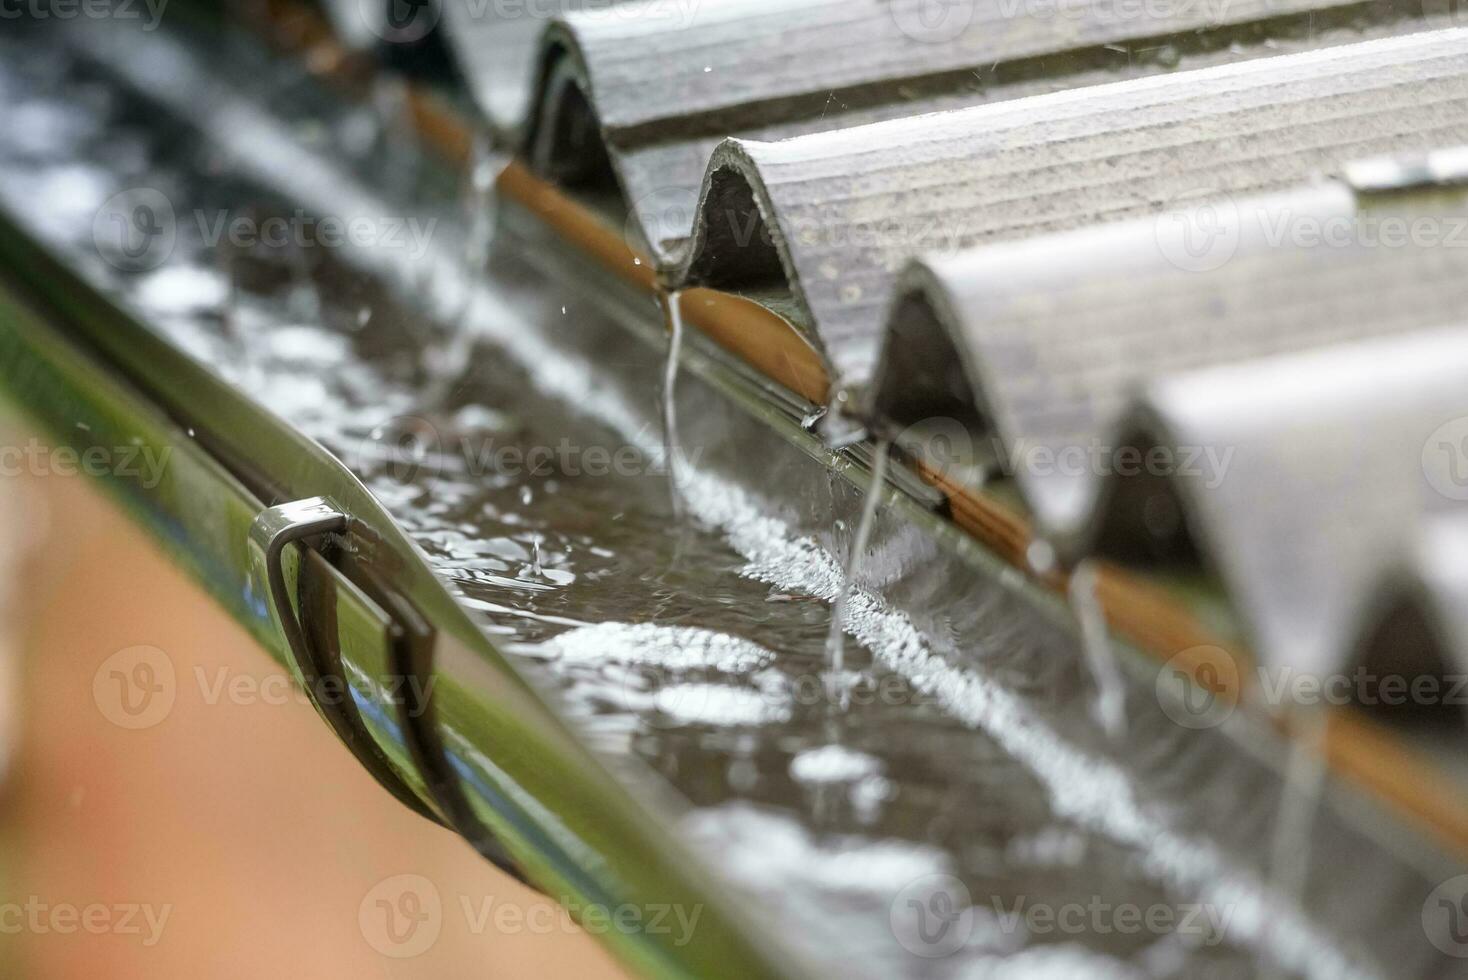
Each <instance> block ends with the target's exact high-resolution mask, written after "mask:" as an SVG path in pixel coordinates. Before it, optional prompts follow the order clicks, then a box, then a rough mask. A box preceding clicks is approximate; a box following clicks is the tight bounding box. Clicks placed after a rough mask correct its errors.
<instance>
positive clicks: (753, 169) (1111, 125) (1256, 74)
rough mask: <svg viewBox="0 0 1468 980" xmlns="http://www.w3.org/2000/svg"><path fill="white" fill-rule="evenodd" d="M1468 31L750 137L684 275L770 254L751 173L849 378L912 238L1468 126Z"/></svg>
mask: <svg viewBox="0 0 1468 980" xmlns="http://www.w3.org/2000/svg"><path fill="white" fill-rule="evenodd" d="M1465 49H1468V32H1465V31H1441V32H1429V33H1423V34H1416V35H1411V36H1408V37H1403V38H1391V39H1385V40H1379V41H1371V42H1365V43H1362V44H1356V45H1343V46H1339V47H1335V48H1328V49H1325V50H1321V51H1312V52H1306V53H1302V54H1297V55H1290V56H1281V57H1278V58H1269V59H1259V60H1253V61H1247V62H1242V63H1238V64H1231V65H1223V66H1218V67H1215V68H1208V69H1203V70H1200V71H1196V72H1180V73H1176V74H1171V75H1165V76H1160V77H1153V78H1146V79H1137V80H1133V81H1128V82H1123V83H1117V84H1113V85H1106V86H1096V87H1090V88H1084V89H1075V90H1071V91H1067V92H1062V93H1056V94H1053V95H1046V96H1036V97H1033V98H1028V99H1020V100H1012V101H1008V102H1003V103H998V104H994V105H988V106H981V107H977V108H974V109H967V110H963V111H958V112H951V113H946V114H942V115H934V116H922V117H916V118H912V119H902V120H895V121H892V122H887V123H881V124H877V125H873V126H869V127H864V128H857V129H848V130H839V131H835V132H830V133H823V134H818V135H813V136H807V137H801V138H798V139H793V140H788V141H784V142H780V143H756V142H748V141H732V142H730V143H726V144H725V145H724V146H722V147H721V148H720V149H719V151H718V152H717V153H716V154H715V156H714V159H713V162H712V163H711V165H710V170H711V182H710V185H709V186H710V188H711V189H712V192H711V193H708V194H706V196H705V199H704V201H703V203H702V206H701V213H700V222H699V228H698V231H697V233H696V235H695V239H694V245H693V255H692V258H691V261H690V265H689V268H688V273H687V275H686V277H685V278H687V279H689V280H691V281H695V282H700V283H705V284H711V285H716V286H722V287H725V288H736V289H737V288H739V287H741V286H743V285H745V284H746V283H747V281H748V279H749V278H750V273H749V272H748V271H746V270H750V269H756V268H757V267H756V266H755V265H754V264H753V263H741V262H738V261H735V260H734V257H735V256H737V254H738V253H739V252H740V251H741V247H740V246H739V245H738V244H737V243H735V242H734V241H733V239H732V236H731V228H732V229H733V230H734V231H736V232H737V231H738V229H739V228H741V227H743V226H742V224H741V221H742V218H741V217H740V216H741V215H742V213H743V211H744V210H746V209H747V204H745V202H744V201H743V200H742V199H741V198H743V197H746V196H747V191H746V190H745V188H744V187H743V186H741V185H742V183H744V182H747V183H748V184H749V185H751V186H752V187H753V188H754V193H755V196H756V199H757V200H758V201H759V203H760V206H761V210H762V212H763V213H764V214H765V215H766V216H767V217H768V218H770V219H771V220H770V225H771V231H772V232H773V237H774V240H775V244H776V248H777V250H778V252H779V257H780V260H781V263H782V264H783V266H784V268H785V271H786V274H787V275H788V277H789V279H790V282H791V284H792V287H793V289H794V290H795V292H796V294H797V297H798V299H800V300H801V302H802V304H803V305H804V306H805V307H806V308H807V309H808V310H809V313H810V318H811V321H812V323H813V326H814V333H815V336H816V339H817V340H818V341H819V343H820V344H821V345H822V346H823V348H824V350H825V353H826V355H827V357H828V358H829V360H830V362H831V363H832V364H833V365H834V366H835V368H836V369H837V372H838V375H839V376H840V377H841V378H842V379H843V380H846V381H860V380H863V379H865V378H866V376H867V375H868V373H869V371H870V369H871V366H872V363H873V359H874V357H875V355H876V350H877V346H878V338H879V336H880V331H881V328H882V323H883V320H884V318H885V316H886V313H887V309H888V307H889V306H890V303H891V297H892V289H893V284H894V282H895V278H896V274H897V272H898V271H899V270H900V269H901V267H902V265H903V263H904V262H905V261H906V260H907V259H908V258H909V257H911V256H913V255H915V254H918V253H921V252H929V251H941V252H954V251H956V250H958V249H961V248H965V247H968V246H973V245H977V244H980V243H989V242H998V241H1005V240H1013V239H1017V238H1024V237H1030V236H1035V235H1039V234H1043V233H1045V232H1052V231H1057V230H1063V229H1068V228H1075V227H1077V226H1083V225H1087V224H1092V223H1096V222H1099V221H1104V220H1107V219H1114V218H1121V217H1126V216H1129V215H1136V214H1139V213H1146V212H1154V211H1159V210H1162V209H1164V208H1166V207H1167V206H1169V205H1170V204H1171V203H1173V202H1178V201H1182V200H1188V199H1195V198H1199V197H1206V196H1209V195H1219V194H1225V193H1249V192H1254V191H1260V190H1264V189H1268V188H1275V187H1281V186H1286V185H1289V184H1291V183H1295V182H1298V181H1300V180H1303V179H1306V178H1307V177H1309V176H1310V175H1312V174H1314V173H1319V172H1331V171H1334V170H1337V169H1338V168H1339V167H1340V165H1341V164H1342V163H1343V162H1344V161H1346V160H1349V159H1351V158H1353V157H1359V156H1363V155H1374V154H1379V153H1386V152H1392V151H1401V150H1413V149H1418V150H1426V149H1430V148H1433V147H1435V146H1442V145H1447V144H1455V143H1463V142H1468V58H1465V56H1464V52H1465ZM730 174H732V175H736V176H737V179H728V177H729V175H730ZM721 175H722V176H721ZM731 216H732V217H733V218H734V219H735V220H732V221H731ZM743 250H748V249H747V248H746V249H743ZM766 266H768V262H767V263H766Z"/></svg>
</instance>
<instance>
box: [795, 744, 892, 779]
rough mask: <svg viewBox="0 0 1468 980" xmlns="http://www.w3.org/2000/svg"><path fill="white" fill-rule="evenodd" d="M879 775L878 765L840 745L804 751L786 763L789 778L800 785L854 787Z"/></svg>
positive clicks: (863, 753) (865, 755)
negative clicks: (854, 784) (788, 767)
mask: <svg viewBox="0 0 1468 980" xmlns="http://www.w3.org/2000/svg"><path fill="white" fill-rule="evenodd" d="M881 771H882V761H881V760H880V759H878V758H877V757H876V756H873V755H868V754H867V753H865V752H857V751H856V750H854V749H848V748H847V747H846V746H844V745H823V746H821V747H820V748H818V749H808V750H806V751H805V752H802V753H800V754H799V755H797V756H796V757H795V758H794V759H791V760H790V775H791V777H792V778H793V779H795V780H796V782H801V783H854V782H856V781H858V780H861V779H866V778H867V777H869V776H876V775H878V774H880V773H881Z"/></svg>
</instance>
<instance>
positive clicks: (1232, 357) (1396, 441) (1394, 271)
mask: <svg viewBox="0 0 1468 980" xmlns="http://www.w3.org/2000/svg"><path fill="white" fill-rule="evenodd" d="M1456 156H1459V154H1453V153H1445V154H1441V155H1440V156H1439V157H1438V159H1439V160H1451V159H1453V158H1454V157H1456ZM1349 169H1351V170H1353V171H1355V172H1366V173H1370V172H1381V171H1382V169H1383V167H1382V165H1378V164H1373V165H1372V166H1370V167H1365V168H1363V167H1351V168H1349ZM1386 169H1391V168H1390V167H1387V168H1386ZM1412 169H1414V168H1413V167H1408V168H1406V171H1404V173H1405V172H1410V171H1411V170H1412ZM1415 169H1418V170H1424V171H1431V170H1433V169H1434V168H1431V167H1427V168H1423V167H1416V168H1415ZM1436 169H1437V171H1438V176H1440V177H1441V176H1444V174H1443V172H1442V168H1441V167H1439V168H1436ZM1464 173H1468V170H1465V171H1464ZM1399 176H1400V175H1399ZM1189 235H1192V236H1193V238H1192V239H1191V246H1192V247H1189V246H1190V239H1189V237H1188V236H1189ZM903 283H904V286H903V293H902V296H903V299H902V301H900V302H899V303H898V305H897V307H896V310H895V314H894V320H893V323H892V333H891V334H890V336H889V340H888V348H889V357H888V358H887V359H886V361H885V362H884V365H883V370H884V375H883V376H882V377H881V378H880V380H879V383H878V384H877V386H876V393H877V400H876V408H877V410H878V411H879V412H880V413H883V414H885V415H887V416H889V417H892V418H894V419H895V420H896V421H897V422H899V423H905V422H912V421H915V420H916V419H917V418H918V417H919V416H921V415H924V414H929V413H931V412H934V411H952V412H954V413H955V414H957V415H959V416H961V417H964V418H965V419H966V420H968V421H969V422H970V424H971V425H972V426H973V427H974V428H975V430H976V431H977V432H985V431H987V432H989V433H992V434H993V436H994V437H995V438H997V440H998V442H999V444H1000V449H999V451H1000V453H1001V455H1002V458H1004V459H1005V460H1006V461H1008V463H1009V466H1010V469H1011V471H1012V473H1013V475H1014V477H1015V479H1016V481H1017V482H1018V484H1019V487H1020V489H1021V491H1022V493H1023V495H1024V497H1025V500H1026V502H1027V503H1028V504H1029V506H1030V508H1031V510H1032V511H1033V512H1034V514H1035V516H1036V518H1037V520H1038V522H1039V524H1040V528H1041V530H1042V533H1044V534H1046V535H1047V536H1048V537H1050V538H1051V539H1052V540H1054V541H1055V542H1057V544H1059V545H1060V546H1061V548H1062V551H1064V552H1066V553H1068V554H1071V555H1073V556H1078V555H1081V554H1085V553H1087V552H1088V551H1090V550H1092V549H1093V548H1096V547H1099V548H1101V549H1102V550H1103V551H1104V552H1111V553H1118V552H1120V553H1121V554H1123V555H1125V556H1128V557H1133V558H1135V557H1136V556H1137V553H1138V552H1144V551H1146V550H1147V544H1148V542H1149V540H1150V539H1151V538H1152V536H1153V535H1152V534H1151V533H1149V531H1158V530H1160V531H1164V532H1166V531H1170V530H1171V529H1172V527H1171V521H1172V519H1173V515H1170V514H1169V513H1167V512H1166V511H1165V509H1164V510H1157V509H1156V507H1157V504H1158V502H1159V500H1160V499H1161V498H1158V497H1157V496H1156V493H1157V491H1158V490H1159V488H1160V484H1159V483H1158V482H1156V481H1146V480H1141V479H1132V480H1127V479H1122V480H1118V479H1117V478H1116V477H1117V470H1118V469H1119V467H1120V463H1119V460H1120V456H1119V450H1120V449H1121V447H1124V446H1131V445H1135V444H1137V440H1138V435H1137V430H1139V429H1140V430H1145V431H1147V432H1148V433H1150V436H1151V438H1155V439H1157V440H1158V441H1159V442H1160V443H1161V444H1162V445H1164V446H1167V447H1169V448H1170V449H1171V450H1173V453H1172V456H1171V457H1170V459H1171V461H1170V462H1169V464H1168V465H1167V466H1163V467H1158V469H1160V470H1165V472H1162V473H1160V474H1159V476H1160V477H1161V478H1162V479H1166V480H1168V481H1170V482H1171V484H1172V485H1173V487H1174V488H1175V490H1176V492H1177V494H1178V495H1179V497H1180V498H1181V500H1182V502H1183V504H1184V513H1183V514H1182V515H1181V516H1182V517H1183V518H1184V519H1185V520H1186V527H1187V529H1188V530H1189V531H1190V533H1191V537H1192V539H1193V541H1194V543H1195V544H1197V545H1198V546H1199V547H1200V548H1201V550H1202V552H1203V555H1204V557H1205V558H1206V560H1207V561H1208V562H1209V563H1210V564H1211V565H1213V566H1214V567H1215V568H1216V570H1217V571H1218V572H1219V573H1220V574H1221V575H1222V577H1223V579H1224V581H1225V584H1226V586H1227V587H1228V589H1229V592H1230V594H1231V595H1233V596H1234V598H1235V601H1236V602H1237V604H1238V605H1239V606H1240V608H1241V609H1242V610H1243V611H1244V613H1245V615H1246V618H1247V619H1248V620H1249V622H1250V623H1251V624H1252V625H1253V627H1254V629H1255V632H1256V634H1257V636H1258V639H1259V643H1260V647H1261V649H1262V650H1263V651H1264V652H1265V653H1266V654H1267V655H1269V656H1272V657H1275V658H1280V659H1288V660H1289V661H1290V662H1291V663H1293V664H1294V665H1296V666H1298V667H1301V668H1307V669H1316V668H1320V667H1322V665H1323V664H1325V663H1328V662H1331V658H1336V657H1340V656H1344V652H1345V651H1346V650H1348V649H1350V648H1351V646H1352V645H1353V644H1354V643H1355V642H1356V639H1357V637H1358V633H1359V630H1360V629H1361V624H1360V623H1359V622H1358V621H1357V620H1358V619H1359V617H1360V615H1361V614H1360V610H1361V609H1363V608H1369V607H1372V606H1374V605H1375V602H1368V601H1367V600H1368V599H1370V598H1371V597H1372V596H1373V594H1374V593H1373V590H1374V589H1377V588H1382V587H1384V586H1383V583H1384V582H1385V581H1387V580H1389V579H1392V578H1399V579H1400V578H1402V577H1403V576H1404V575H1408V574H1418V573H1420V574H1421V576H1422V577H1423V579H1424V580H1430V581H1434V582H1441V581H1443V578H1442V574H1441V569H1436V570H1431V574H1430V575H1429V574H1428V573H1429V570H1428V569H1425V568H1423V569H1418V568H1415V567H1414V566H1413V564H1412V563H1413V562H1414V561H1416V554H1415V552H1413V551H1412V550H1411V549H1412V548H1413V546H1414V545H1415V544H1416V542H1418V541H1419V539H1420V537H1421V535H1422V533H1423V532H1424V520H1425V517H1426V516H1427V515H1429V514H1432V513H1436V512H1439V511H1443V510H1452V509H1453V508H1455V507H1461V501H1464V500H1468V445H1465V446H1457V445H1449V446H1447V447H1441V446H1433V445H1430V444H1429V443H1430V437H1431V436H1432V434H1433V433H1434V432H1436V431H1438V430H1439V429H1440V428H1441V427H1442V426H1443V425H1444V424H1445V423H1449V422H1451V421H1452V420H1453V419H1455V418H1464V419H1468V334H1465V333H1463V332H1461V331H1457V332H1452V333H1445V334H1437V335H1434V336H1431V337H1416V336H1414V337H1412V338H1411V339H1401V340H1394V339H1392V338H1395V337H1400V336H1401V335H1404V334H1408V333H1413V332H1415V331H1421V330H1425V329H1430V328H1438V327H1444V326H1449V325H1453V324H1457V323H1461V322H1462V320H1463V313H1464V311H1465V310H1468V191H1465V190H1464V189H1462V188H1461V187H1448V186H1439V185H1431V186H1420V187H1418V188H1416V189H1415V190H1411V189H1404V190H1401V191H1400V192H1396V193H1368V194H1364V195H1358V193H1357V192H1355V191H1353V190H1352V189H1351V188H1350V187H1348V186H1347V185H1345V184H1344V183H1340V182H1334V181H1332V182H1323V183H1321V184H1317V185H1313V186H1307V187H1304V188H1301V189H1298V190H1296V191H1293V192H1289V193H1281V194H1276V195H1270V196H1265V197H1259V198H1237V199H1225V200H1222V201H1214V202H1212V203H1207V204H1203V205H1198V206H1194V207H1192V208H1186V209H1178V210H1176V211H1172V212H1169V213H1167V214H1163V215H1161V216H1159V217H1155V218H1148V219H1140V220H1131V221H1126V222H1119V223H1115V224H1112V225H1107V226H1101V227H1096V228H1089V229H1084V230H1080V231H1075V232H1070V233H1066V234H1060V235H1053V236H1049V237H1043V238H1037V239H1033V240H1029V241H1024V242H1018V243H1013V244H1009V245H1000V246H992V247H988V248H982V249H976V250H973V251H972V252H970V253H967V254H963V255H959V256H954V257H948V258H946V259H937V260H928V261H922V262H918V263H915V264H914V266H913V267H912V268H911V269H910V270H909V271H908V273H907V274H906V276H905V277H904V279H903ZM1364 341H1370V342H1371V344H1370V345H1368V344H1367V343H1364ZM915 381H916V382H917V385H916V386H915V385H914V382H915ZM965 400H967V401H968V402H969V404H968V405H965V404H963V402H964V401H965ZM1444 438H1445V439H1449V440H1451V439H1453V438H1457V439H1460V440H1461V439H1463V438H1468V421H1465V422H1464V423H1463V432H1461V433H1459V434H1458V435H1457V436H1456V437H1454V436H1452V434H1451V433H1449V434H1448V435H1447V436H1445V437H1444ZM1146 442H1147V440H1146V439H1143V440H1142V443H1143V444H1145V443H1146ZM1460 450H1461V459H1459V457H1457V456H1454V455H1453V453H1455V452H1459V451H1460ZM1134 464H1135V459H1133V463H1132V464H1128V465H1131V468H1133V469H1135V468H1137V467H1136V466H1135V465H1134ZM1455 465H1457V466H1461V467H1462V469H1463V472H1462V473H1461V474H1459V473H1456V472H1455V471H1454V470H1453V469H1452V467H1453V466H1455ZM1456 480H1461V487H1462V491H1463V492H1462V493H1461V495H1459V496H1456V497H1455V496H1454V495H1453V492H1452V487H1454V486H1457V485H1459V484H1457V483H1455V481H1456ZM1108 484H1109V485H1108ZM1442 488H1448V489H1447V491H1444V490H1443V489H1442ZM1149 508H1151V509H1150V510H1149ZM1159 525H1160V526H1159ZM1167 536H1168V535H1167V534H1165V533H1164V534H1163V537H1164V538H1166V537H1167ZM1440 592H1441V590H1440V589H1439V590H1438V593H1439V594H1440ZM1440 619H1441V617H1440ZM1302 634H1304V635H1302Z"/></svg>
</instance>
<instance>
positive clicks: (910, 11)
mask: <svg viewBox="0 0 1468 980" xmlns="http://www.w3.org/2000/svg"><path fill="white" fill-rule="evenodd" d="M978 6H979V5H978V0H888V5H887V8H888V10H890V11H891V14H892V21H893V23H895V24H896V25H897V29H898V30H899V31H901V32H902V33H903V34H906V35H907V36H908V37H910V38H912V39H913V40H914V41H919V42H921V43H923V44H947V43H948V42H950V41H953V40H956V39H958V38H959V37H961V36H963V33H964V32H965V31H967V30H968V29H969V27H971V26H972V25H973V22H974V15H975V14H976V13H977V11H978Z"/></svg>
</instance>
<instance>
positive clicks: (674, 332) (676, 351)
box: [662, 292, 683, 518]
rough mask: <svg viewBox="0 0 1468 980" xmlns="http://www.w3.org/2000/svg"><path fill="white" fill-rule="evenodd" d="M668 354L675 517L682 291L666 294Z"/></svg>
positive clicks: (668, 460)
mask: <svg viewBox="0 0 1468 980" xmlns="http://www.w3.org/2000/svg"><path fill="white" fill-rule="evenodd" d="M663 305H664V308H665V310H666V315H667V320H668V354H667V360H666V362H665V364H664V367H663V401H662V405H663V459H664V461H665V465H666V466H667V468H668V500H669V504H670V506H671V507H672V508H673V516H674V517H675V518H681V517H682V505H681V504H680V502H679V501H680V497H679V493H680V491H679V489H678V455H679V449H678V362H679V359H680V358H681V357H682V356H683V294H682V293H681V292H671V293H667V294H666V295H665V296H664V297H663Z"/></svg>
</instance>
